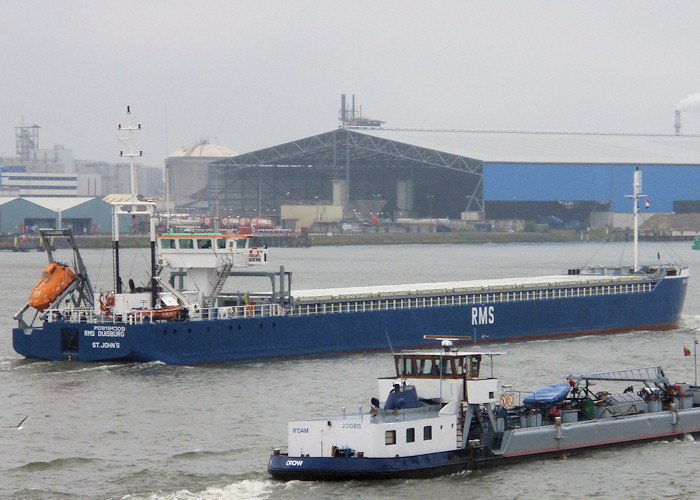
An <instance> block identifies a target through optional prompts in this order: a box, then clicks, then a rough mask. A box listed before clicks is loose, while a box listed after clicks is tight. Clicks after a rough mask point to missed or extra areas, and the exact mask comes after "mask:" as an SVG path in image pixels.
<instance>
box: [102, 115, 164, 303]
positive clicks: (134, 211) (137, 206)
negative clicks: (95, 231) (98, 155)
mask: <svg viewBox="0 0 700 500" xmlns="http://www.w3.org/2000/svg"><path fill="white" fill-rule="evenodd" d="M126 120H127V124H126V126H122V125H121V124H119V127H118V128H119V130H120V131H121V130H126V131H127V132H128V137H120V138H119V142H121V143H122V144H124V145H125V146H126V147H127V150H128V151H127V152H126V153H125V152H124V151H120V153H119V156H122V157H124V156H126V157H127V158H129V174H130V180H131V199H130V200H129V201H126V202H123V201H116V202H113V203H112V206H113V207H114V222H113V224H112V248H113V250H114V288H115V290H116V292H117V293H122V280H121V278H120V276H119V215H131V216H137V215H147V216H148V221H149V225H150V236H151V307H155V305H156V300H157V298H158V289H157V286H156V285H157V283H156V277H155V261H156V257H155V254H156V220H155V203H153V202H148V201H139V200H138V197H137V196H136V168H135V166H134V158H137V157H141V156H143V151H139V152H138V153H136V152H134V149H133V144H134V131H136V130H141V124H140V123H139V124H138V125H136V126H134V125H133V116H132V114H131V107H130V106H127V107H126Z"/></svg>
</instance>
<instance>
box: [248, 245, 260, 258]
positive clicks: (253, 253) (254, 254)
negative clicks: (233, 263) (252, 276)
mask: <svg viewBox="0 0 700 500" xmlns="http://www.w3.org/2000/svg"><path fill="white" fill-rule="evenodd" d="M250 256H251V257H253V258H256V257H260V250H258V247H253V248H251V249H250Z"/></svg>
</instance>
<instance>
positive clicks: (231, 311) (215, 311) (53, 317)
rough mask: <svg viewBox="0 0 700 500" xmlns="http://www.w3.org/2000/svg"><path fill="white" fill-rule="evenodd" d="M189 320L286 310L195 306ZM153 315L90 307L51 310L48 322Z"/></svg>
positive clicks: (126, 320)
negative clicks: (120, 312) (117, 312)
mask: <svg viewBox="0 0 700 500" xmlns="http://www.w3.org/2000/svg"><path fill="white" fill-rule="evenodd" d="M185 309H186V310H187V312H188V318H189V319H190V320H193V321H198V320H214V319H232V318H266V317H273V316H282V315H284V310H283V307H282V306H281V305H279V304H249V305H240V306H227V307H208V308H200V307H197V306H191V307H189V308H185ZM152 316H153V312H152V311H150V310H133V311H129V312H127V313H124V314H113V313H112V311H100V312H96V311H95V310H94V309H88V308H71V307H63V308H56V309H48V310H47V311H46V315H45V321H46V322H49V323H55V322H61V321H65V322H69V323H97V324H105V323H106V324H128V325H139V324H144V323H150V322H152V321H153V319H152Z"/></svg>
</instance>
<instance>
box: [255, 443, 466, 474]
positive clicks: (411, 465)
mask: <svg viewBox="0 0 700 500" xmlns="http://www.w3.org/2000/svg"><path fill="white" fill-rule="evenodd" d="M470 461H471V459H470V457H469V455H468V454H467V453H462V452H459V451H456V450H455V451H444V452H439V453H426V454H424V455H415V456H410V457H398V456H397V457H391V458H324V457H288V456H286V455H272V456H271V457H270V461H269V462H268V464H267V470H268V472H269V473H270V474H271V475H272V476H273V477H275V478H276V479H296V480H341V481H343V480H349V479H389V478H402V477H406V478H422V477H434V476H439V475H444V474H452V473H454V472H460V471H463V470H466V469H468V468H469V465H470Z"/></svg>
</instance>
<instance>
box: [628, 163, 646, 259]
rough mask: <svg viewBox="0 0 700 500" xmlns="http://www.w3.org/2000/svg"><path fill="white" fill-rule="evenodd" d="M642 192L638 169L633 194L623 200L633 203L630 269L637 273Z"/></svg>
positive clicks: (640, 174) (635, 173)
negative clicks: (632, 251)
mask: <svg viewBox="0 0 700 500" xmlns="http://www.w3.org/2000/svg"><path fill="white" fill-rule="evenodd" d="M641 190H642V172H641V171H640V170H639V167H637V169H636V170H635V171H634V194H628V195H625V198H632V201H633V208H632V213H633V214H634V267H633V268H632V271H633V272H635V273H636V272H637V269H638V260H639V258H638V243H639V222H638V216H639V204H638V201H639V198H644V197H645V196H646V195H645V194H641V193H640V191H641Z"/></svg>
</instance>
